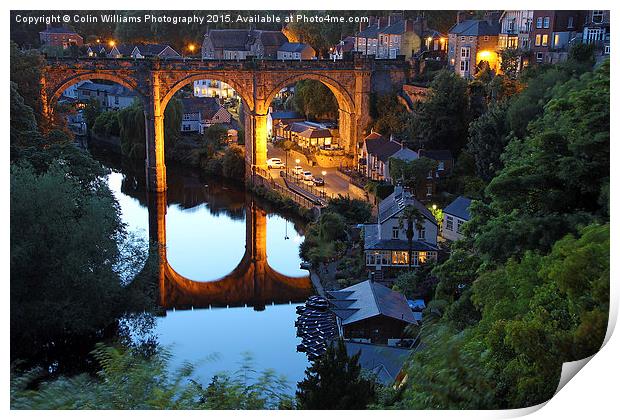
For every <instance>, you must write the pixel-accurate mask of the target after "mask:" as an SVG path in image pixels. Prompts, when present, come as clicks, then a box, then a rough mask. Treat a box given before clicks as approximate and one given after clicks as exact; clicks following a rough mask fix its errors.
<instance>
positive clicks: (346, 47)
mask: <svg viewBox="0 0 620 420" xmlns="http://www.w3.org/2000/svg"><path fill="white" fill-rule="evenodd" d="M353 47H355V38H354V37H352V36H348V37H346V38H345V39H343V40H342V43H339V44H338V45H336V51H337V52H339V53H340V52H349V51H352V50H353Z"/></svg>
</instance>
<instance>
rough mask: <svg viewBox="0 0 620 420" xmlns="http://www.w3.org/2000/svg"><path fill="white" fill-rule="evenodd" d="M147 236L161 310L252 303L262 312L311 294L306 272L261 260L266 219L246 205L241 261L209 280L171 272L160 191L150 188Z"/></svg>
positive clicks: (163, 194) (264, 252)
mask: <svg viewBox="0 0 620 420" xmlns="http://www.w3.org/2000/svg"><path fill="white" fill-rule="evenodd" d="M148 207H149V238H150V242H151V243H154V244H157V246H158V252H157V262H158V278H159V293H160V295H159V298H160V302H159V303H160V305H161V306H162V307H163V308H165V309H170V308H176V309H188V308H208V307H211V306H215V307H225V306H243V305H249V306H253V307H254V309H256V310H262V309H264V308H265V305H266V304H268V303H271V302H273V303H289V302H303V301H305V300H306V298H307V297H308V296H310V295H311V294H312V293H313V289H312V282H311V281H310V278H309V276H304V277H290V276H286V275H284V274H281V273H279V272H277V271H276V270H274V269H273V268H271V266H269V264H268V262H267V217H266V214H265V213H264V212H263V211H262V210H260V209H258V208H256V207H255V205H254V203H252V202H250V203H247V204H246V208H245V212H246V245H245V253H244V255H243V257H242V258H241V261H240V262H239V264H238V265H237V267H235V269H234V270H233V271H231V272H230V273H229V274H228V275H226V276H224V277H222V278H220V279H217V280H215V281H209V282H199V281H194V280H191V279H188V278H187V277H184V276H182V275H181V274H179V273H177V272H176V271H175V270H174V269H173V268H172V267H171V266H170V264H169V263H168V259H167V255H166V211H167V202H166V192H159V193H157V192H150V193H149V194H148Z"/></svg>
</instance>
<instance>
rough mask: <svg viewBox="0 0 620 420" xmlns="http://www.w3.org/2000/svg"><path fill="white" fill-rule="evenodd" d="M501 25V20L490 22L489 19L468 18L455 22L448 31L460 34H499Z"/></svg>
mask: <svg viewBox="0 0 620 420" xmlns="http://www.w3.org/2000/svg"><path fill="white" fill-rule="evenodd" d="M500 29H501V26H500V24H499V22H489V21H488V20H466V21H463V22H461V23H457V24H455V25H454V26H453V27H452V28H450V30H449V31H448V33H451V34H456V35H459V36H482V35H491V36H493V35H498V34H499V32H500Z"/></svg>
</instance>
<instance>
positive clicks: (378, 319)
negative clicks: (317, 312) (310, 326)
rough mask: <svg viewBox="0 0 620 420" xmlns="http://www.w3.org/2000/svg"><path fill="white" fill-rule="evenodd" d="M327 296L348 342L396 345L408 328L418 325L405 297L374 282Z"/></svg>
mask: <svg viewBox="0 0 620 420" xmlns="http://www.w3.org/2000/svg"><path fill="white" fill-rule="evenodd" d="M327 295H328V300H329V304H330V310H331V311H332V312H333V313H334V314H335V315H336V322H337V324H338V329H339V331H340V335H341V337H342V338H344V339H345V340H351V341H359V342H366V343H373V344H395V343H396V342H398V341H400V340H401V339H403V338H405V331H404V330H405V328H406V327H407V326H409V325H412V324H413V325H416V324H417V322H416V320H415V319H414V317H413V312H412V311H411V309H409V305H408V304H407V299H405V296H404V295H402V294H401V293H398V292H396V291H394V290H392V289H390V288H388V287H386V286H384V285H382V284H379V283H377V282H374V281H371V280H366V281H363V282H361V283H357V284H354V285H353V286H349V287H347V288H345V289H341V290H337V291H331V292H327Z"/></svg>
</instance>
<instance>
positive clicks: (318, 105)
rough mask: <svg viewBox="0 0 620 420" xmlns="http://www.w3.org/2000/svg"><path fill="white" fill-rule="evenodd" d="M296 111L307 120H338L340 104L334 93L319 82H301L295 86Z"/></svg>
mask: <svg viewBox="0 0 620 420" xmlns="http://www.w3.org/2000/svg"><path fill="white" fill-rule="evenodd" d="M294 104H295V109H296V110H297V111H298V112H299V113H301V114H303V115H305V116H306V119H316V118H328V119H332V120H333V119H337V118H338V102H337V101H336V98H335V97H334V94H333V93H332V91H331V90H330V89H329V88H328V87H327V86H326V85H324V84H323V83H321V82H319V81H318V80H312V79H310V80H301V81H299V82H297V83H296V84H295V95H294Z"/></svg>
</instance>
